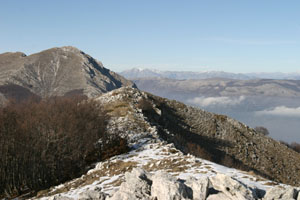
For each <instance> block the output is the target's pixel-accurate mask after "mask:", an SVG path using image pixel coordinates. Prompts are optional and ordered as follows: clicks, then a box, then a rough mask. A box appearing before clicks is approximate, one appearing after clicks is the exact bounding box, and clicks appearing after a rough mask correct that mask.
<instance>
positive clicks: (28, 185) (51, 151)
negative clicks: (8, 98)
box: [0, 97, 128, 198]
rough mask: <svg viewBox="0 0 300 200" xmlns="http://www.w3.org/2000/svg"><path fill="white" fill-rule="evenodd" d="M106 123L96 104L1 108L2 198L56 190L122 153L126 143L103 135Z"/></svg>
mask: <svg viewBox="0 0 300 200" xmlns="http://www.w3.org/2000/svg"><path fill="white" fill-rule="evenodd" d="M107 120H108V116H107V115H106V114H105V112H104V111H103V109H102V107H101V106H100V105H99V104H98V103H97V102H95V101H82V98H75V97H74V98H66V97H64V98H63V97H61V98H51V99H45V100H42V101H39V102H38V101H27V102H23V103H18V104H17V103H10V104H9V105H7V106H6V107H2V108H0V163H1V165H0V197H1V196H2V197H9V198H11V197H14V196H18V195H20V194H24V193H30V192H35V191H38V190H42V189H45V188H48V187H50V186H52V185H57V184H59V183H62V182H64V181H67V180H70V179H73V178H75V177H78V176H80V175H81V174H82V173H84V172H85V171H86V170H87V167H88V166H90V165H91V164H92V163H93V162H95V161H98V160H103V159H106V158H109V157H111V156H113V155H116V154H119V153H123V152H126V151H127V150H128V147H127V142H126V140H124V139H121V138H119V137H118V136H117V135H107V134H106V132H105V126H106V121H107ZM99 139H100V140H101V143H99V142H98V141H99Z"/></svg>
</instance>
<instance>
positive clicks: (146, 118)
mask: <svg viewBox="0 0 300 200" xmlns="http://www.w3.org/2000/svg"><path fill="white" fill-rule="evenodd" d="M97 100H98V101H99V102H101V103H102V104H103V105H104V106H105V107H106V109H107V112H108V114H109V115H110V116H111V121H110V122H109V124H108V127H107V129H108V130H109V131H111V132H114V133H115V132H118V133H119V134H120V135H122V136H123V137H126V138H127V139H128V141H129V143H130V147H131V151H130V152H129V153H128V154H123V155H120V156H116V157H113V158H111V159H108V160H107V161H104V162H100V163H98V164H97V165H96V166H95V168H94V169H92V170H90V171H89V172H88V173H87V174H85V175H83V176H82V177H80V178H78V179H75V180H73V181H70V182H67V183H65V184H62V185H59V186H57V187H53V188H51V189H49V190H47V191H41V192H39V194H38V197H39V198H42V199H49V198H50V197H49V196H51V198H52V199H64V198H69V199H89V198H91V196H92V195H93V194H95V193H96V194H97V195H98V199H106V198H107V199H110V198H108V196H107V195H109V196H112V199H118V198H117V197H115V198H114V195H115V194H116V195H117V193H116V191H118V190H119V189H120V190H122V189H121V188H123V189H124V187H125V185H128V184H129V183H130V181H129V183H126V184H125V185H123V186H122V183H123V182H124V181H126V182H127V181H128V180H129V179H130V180H131V181H132V180H133V178H129V177H132V176H133V175H129V174H128V173H126V172H130V171H132V170H133V169H134V168H140V169H144V170H146V171H148V172H149V173H150V174H152V175H154V176H155V173H156V172H157V171H158V170H162V171H164V172H168V173H169V174H170V175H172V176H173V177H176V178H179V179H180V180H182V181H181V182H185V181H187V180H188V179H190V178H196V179H201V178H203V177H210V178H212V179H213V177H215V176H218V174H226V176H228V177H231V178H232V179H234V180H238V182H240V183H242V185H244V186H241V187H245V186H246V187H247V188H248V189H249V188H250V189H249V191H253V192H254V191H255V194H256V195H258V196H256V197H255V195H254V194H253V195H254V196H253V197H251V198H250V199H261V198H262V197H263V196H264V195H265V193H266V192H265V191H266V190H268V188H271V189H272V188H273V185H278V183H276V182H272V181H270V180H268V179H265V178H263V177H261V176H259V175H257V174H260V175H262V176H264V177H269V178H270V179H272V180H275V181H279V182H282V183H286V184H292V185H299V177H300V176H299V175H300V174H299V169H298V166H297V163H299V161H300V154H298V153H296V152H294V151H292V150H290V149H288V148H286V147H285V146H284V145H282V144H280V143H278V142H276V141H274V140H272V139H271V138H268V137H266V136H263V135H261V134H259V133H256V132H255V131H254V130H252V129H250V128H249V127H247V126H245V125H244V124H241V123H239V122H237V121H235V120H233V119H230V118H227V117H226V116H221V115H216V114H213V113H209V112H206V111H203V110H200V109H196V108H193V107H190V106H186V105H184V104H182V103H180V102H176V101H170V100H167V99H163V98H160V97H157V96H154V95H151V94H149V93H145V92H141V91H139V90H137V89H133V88H120V89H117V90H114V91H112V92H109V93H106V94H103V95H101V96H100V97H99V98H97ZM170 142H173V144H171V143H170ZM188 144H193V145H192V146H190V145H188ZM191 147H192V148H191ZM197 149H198V150H199V149H202V151H205V152H206V153H207V154H200V155H199V154H198V153H199V152H200V153H201V151H196V150H197ZM191 154H194V155H196V157H195V156H194V155H191ZM202 155H210V156H211V157H210V158H209V159H211V160H214V161H221V160H222V158H225V157H226V158H227V159H231V161H232V162H233V161H237V162H239V163H240V164H241V165H243V166H247V167H248V169H247V171H240V170H236V169H233V168H228V167H224V166H221V165H218V164H215V163H213V162H210V161H208V160H205V159H203V158H199V157H197V156H202ZM214 156H215V157H214ZM133 173H135V172H134V171H133ZM126 174H127V175H126ZM152 175H147V176H148V177H152ZM141 176H142V175H141ZM210 180H211V179H210ZM153 184H154V183H153ZM174 184H175V183H174ZM224 184H225V183H224ZM175 185H176V184H175ZM174 187H175V186H174ZM224 187H225V186H224ZM239 187H240V186H239ZM279 188H281V189H282V188H288V186H286V185H282V184H280V187H279ZM276 190H278V188H277V189H276ZM293 191H296V190H294V189H293ZM128 192H133V193H134V190H132V191H127V193H128ZM210 192H211V193H210ZM210 192H208V195H211V196H213V195H214V192H212V191H210ZM225 192H226V191H225ZM125 193H126V192H125ZM118 194H119V193H118ZM53 195H54V196H53ZM89 195H90V196H89ZM99 195H100V196H101V198H100V196H99ZM292 195H293V198H292V199H295V198H296V196H297V194H296V193H293V194H292ZM279 196H280V195H279ZM281 196H283V195H281ZM294 197H295V198H294ZM96 199H97V198H96ZM119 199H122V198H119ZM133 199H134V198H133ZM136 199H138V198H136ZM179 199H180V198H179ZM181 199H183V198H181ZM186 199H190V198H186ZM210 199H212V197H211V198H210ZM216 199H217V198H216ZM228 199H238V198H237V197H234V198H228ZM245 199H249V198H245ZM266 199H268V198H266ZM278 199H279V198H278Z"/></svg>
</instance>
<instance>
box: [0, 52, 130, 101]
mask: <svg viewBox="0 0 300 200" xmlns="http://www.w3.org/2000/svg"><path fill="white" fill-rule="evenodd" d="M10 84H13V85H19V86H22V87H24V88H27V89H29V90H30V91H31V92H33V93H35V94H36V95H38V96H41V97H46V96H63V95H65V94H70V93H71V94H84V95H87V96H89V97H94V96H97V95H99V94H102V93H104V92H107V91H111V90H113V89H116V88H119V87H122V86H134V84H133V83H132V82H131V81H128V80H126V79H125V78H123V77H122V76H120V75H118V74H116V73H114V72H112V71H110V70H108V69H106V68H104V67H103V65H102V63H101V62H99V61H97V60H95V59H94V58H92V57H91V56H89V55H87V54H85V53H84V52H82V51H80V50H78V49H77V48H75V47H69V46H67V47H61V48H52V49H48V50H45V51H42V52H40V53H36V54H32V55H29V56H26V55H25V54H24V53H20V52H16V53H4V54H0V85H10Z"/></svg>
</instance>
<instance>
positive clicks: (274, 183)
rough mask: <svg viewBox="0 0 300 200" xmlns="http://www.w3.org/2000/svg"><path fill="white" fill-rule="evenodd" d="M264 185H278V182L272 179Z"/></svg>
mask: <svg viewBox="0 0 300 200" xmlns="http://www.w3.org/2000/svg"><path fill="white" fill-rule="evenodd" d="M264 185H268V186H274V185H278V183H276V182H273V181H271V182H266V183H264Z"/></svg>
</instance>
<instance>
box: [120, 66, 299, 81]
mask: <svg viewBox="0 0 300 200" xmlns="http://www.w3.org/2000/svg"><path fill="white" fill-rule="evenodd" d="M120 74H121V75H123V76H124V77H126V78H128V79H137V78H154V77H160V78H169V79H178V80H183V79H208V78H227V79H238V80H252V79H288V80H300V73H297V72H294V73H282V72H273V73H268V72H260V73H232V72H225V71H202V72H201V71H200V72H197V71H163V70H156V69H147V68H132V69H128V70H124V71H121V72H120Z"/></svg>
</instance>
